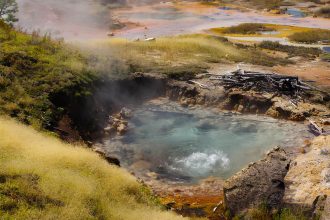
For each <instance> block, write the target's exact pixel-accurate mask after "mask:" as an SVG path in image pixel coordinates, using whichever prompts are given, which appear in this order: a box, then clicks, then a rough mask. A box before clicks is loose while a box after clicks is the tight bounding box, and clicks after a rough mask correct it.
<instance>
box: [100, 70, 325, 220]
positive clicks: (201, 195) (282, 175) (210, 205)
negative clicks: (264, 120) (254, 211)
mask: <svg viewBox="0 0 330 220" xmlns="http://www.w3.org/2000/svg"><path fill="white" fill-rule="evenodd" d="M138 75H139V77H141V74H138ZM146 77H150V78H153V75H152V74H148V75H147V76H146ZM133 78H134V77H133ZM156 79H157V80H158V81H159V80H161V82H163V83H164V85H162V86H164V88H165V89H164V93H163V96H166V97H169V98H170V99H172V100H175V101H178V102H179V103H180V104H181V105H182V106H187V107H189V106H190V107H193V106H195V105H201V106H212V107H216V108H219V110H220V109H221V110H227V111H236V112H240V113H247V114H260V115H268V116H272V117H275V118H282V119H286V120H295V121H307V120H310V119H312V120H314V121H315V122H316V123H317V124H318V125H319V126H320V127H322V128H323V129H324V130H325V131H327V130H328V129H329V127H328V126H329V125H328V124H329V115H330V110H329V108H328V107H327V106H328V99H327V94H325V93H323V92H319V91H316V92H313V93H311V94H309V95H308V96H306V97H303V98H301V99H298V100H297V102H294V103H293V102H292V99H291V98H290V97H288V96H286V95H281V94H272V93H269V92H260V91H258V92H257V91H251V90H249V91H244V90H242V89H239V88H232V89H225V88H224V87H223V86H219V85H216V84H214V83H213V82H212V80H210V79H209V77H208V76H205V75H200V76H197V77H196V78H194V79H191V80H193V83H192V82H191V81H190V82H189V81H182V80H176V79H168V78H167V77H165V76H162V77H160V76H159V75H157V77H156ZM151 81H152V80H151ZM196 82H197V83H196ZM205 85H207V86H206V87H205ZM130 115H131V112H130V111H129V109H125V108H124V109H122V110H121V111H118V113H116V114H113V115H112V116H111V117H110V118H109V121H108V125H107V126H106V127H105V133H112V134H117V135H124V134H125V131H126V130H127V129H129V128H128V127H127V121H126V120H127V119H128V118H129V117H130ZM107 135H108V134H107ZM329 137H330V136H327V135H322V136H320V137H318V138H316V139H315V140H313V141H311V142H306V144H305V146H302V147H301V148H299V149H297V150H296V151H294V153H292V152H285V151H284V150H283V149H281V148H276V149H274V150H273V151H272V152H270V153H268V154H267V155H266V157H265V159H263V160H261V161H259V162H256V163H253V164H250V165H249V166H248V167H247V168H245V169H244V170H242V171H241V172H239V173H238V174H236V175H235V176H234V177H232V178H230V179H229V180H227V181H226V182H224V181H223V180H221V179H217V178H208V179H206V180H204V181H201V182H200V183H199V184H196V185H178V184H169V183H165V182H163V181H160V180H158V179H157V175H152V173H151V174H150V180H148V181H146V182H145V184H147V185H149V186H152V188H153V190H154V192H155V194H156V195H158V196H159V197H160V199H161V202H162V203H163V204H164V205H165V206H166V207H167V208H168V209H172V210H175V211H176V212H178V213H180V214H182V215H186V216H207V217H208V218H209V219H225V217H224V212H225V209H229V210H231V211H232V213H242V212H244V211H245V210H247V209H249V208H251V207H254V206H256V205H257V204H258V203H261V202H262V201H268V202H269V205H270V206H271V207H272V208H277V207H282V205H283V204H285V205H286V206H287V205H297V204H299V205H302V206H304V207H305V206H306V207H309V208H308V213H313V212H317V213H318V212H319V211H318V210H323V209H324V210H327V209H329V207H328V205H325V204H328V203H329V202H328V199H324V195H329V193H330V191H329V189H330V183H329V182H330V180H329V172H330V171H329V166H330V158H329V155H330V154H329V152H330V148H329V143H330V141H329V140H330V139H329ZM96 151H97V152H99V153H100V154H101V155H103V156H104V157H105V158H109V160H108V161H109V162H112V163H115V164H117V165H119V164H120V163H119V161H117V160H115V158H113V157H111V156H109V155H106V154H105V153H104V152H103V151H102V149H99V148H98V149H96ZM306 164H308V165H306ZM328 171H329V172H328ZM223 189H224V190H223ZM242 195H245V196H244V198H242ZM318 196H321V197H319V198H320V199H318V201H319V202H315V201H316V198H318ZM322 196H323V197H322ZM315 204H317V205H315ZM323 207H324V208H323ZM323 215H324V216H325V215H326V214H323ZM325 219H326V218H325Z"/></svg>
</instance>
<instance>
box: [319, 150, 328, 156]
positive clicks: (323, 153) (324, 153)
mask: <svg viewBox="0 0 330 220" xmlns="http://www.w3.org/2000/svg"><path fill="white" fill-rule="evenodd" d="M320 154H321V155H328V154H329V151H328V150H327V149H325V148H324V149H321V150H320Z"/></svg>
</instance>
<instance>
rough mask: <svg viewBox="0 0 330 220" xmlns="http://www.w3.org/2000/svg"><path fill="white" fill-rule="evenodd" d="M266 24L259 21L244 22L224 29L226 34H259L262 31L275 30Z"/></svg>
mask: <svg viewBox="0 0 330 220" xmlns="http://www.w3.org/2000/svg"><path fill="white" fill-rule="evenodd" d="M274 30H275V29H273V28H269V27H267V26H266V25H264V24H258V23H243V24H239V25H236V26H231V27H228V28H225V29H224V30H223V33H224V34H257V33H259V32H262V31H274Z"/></svg>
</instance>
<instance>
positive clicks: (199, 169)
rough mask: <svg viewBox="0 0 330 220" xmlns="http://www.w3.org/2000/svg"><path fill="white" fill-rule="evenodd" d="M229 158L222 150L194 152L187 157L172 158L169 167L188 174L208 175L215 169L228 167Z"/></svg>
mask: <svg viewBox="0 0 330 220" xmlns="http://www.w3.org/2000/svg"><path fill="white" fill-rule="evenodd" d="M229 163H230V160H229V158H228V157H227V155H226V154H224V153H223V152H222V151H215V152H213V153H205V152H194V153H192V154H190V155H189V156H187V157H183V158H176V159H174V162H173V164H172V165H171V168H172V169H174V170H176V171H179V172H181V173H182V174H185V175H189V176H195V177H197V176H208V175H209V174H211V173H212V172H213V171H215V169H224V170H226V169H228V167H229Z"/></svg>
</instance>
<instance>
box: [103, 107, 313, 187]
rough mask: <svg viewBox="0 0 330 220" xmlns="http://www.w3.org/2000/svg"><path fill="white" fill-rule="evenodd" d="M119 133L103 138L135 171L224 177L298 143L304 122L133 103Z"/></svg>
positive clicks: (189, 178) (176, 177)
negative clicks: (125, 127) (275, 149)
mask: <svg viewBox="0 0 330 220" xmlns="http://www.w3.org/2000/svg"><path fill="white" fill-rule="evenodd" d="M129 125H130V128H131V129H130V131H129V132H128V133H127V135H125V136H124V137H120V138H118V137H117V138H113V139H108V140H106V141H105V147H106V149H107V150H108V151H109V152H111V153H112V154H115V155H117V156H119V158H120V160H121V161H122V163H123V166H124V167H126V168H128V169H129V170H131V171H133V172H134V173H135V174H136V175H137V176H140V177H142V178H143V177H145V176H147V175H148V173H150V172H153V173H156V174H157V175H158V178H163V179H166V180H169V181H183V182H196V181H198V180H200V179H203V178H206V177H209V176H216V177H221V178H227V177H229V176H231V175H233V174H234V173H235V172H237V171H239V170H240V169H242V168H243V167H245V166H246V165H247V164H248V163H250V162H252V161H256V160H258V159H260V158H261V157H262V156H263V155H264V154H265V152H266V151H268V150H269V149H271V148H273V147H275V146H277V145H281V146H285V147H290V146H297V145H299V144H301V143H302V141H303V140H304V139H305V138H308V137H309V134H308V132H307V129H306V126H305V125H303V124H300V123H292V122H285V121H279V120H275V119H271V118H268V117H262V116H259V117H257V116H243V115H235V114H229V113H221V112H220V113H219V112H216V113H215V112H212V111H210V110H205V109H194V110H187V109H184V108H181V107H179V106H178V105H177V104H175V103H167V104H166V105H161V106H158V105H152V104H149V105H145V106H143V107H140V108H138V109H137V110H136V111H135V113H134V117H133V118H132V119H131V120H130V122H129Z"/></svg>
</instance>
